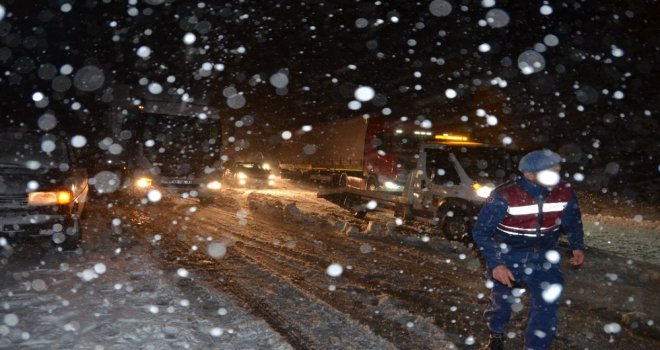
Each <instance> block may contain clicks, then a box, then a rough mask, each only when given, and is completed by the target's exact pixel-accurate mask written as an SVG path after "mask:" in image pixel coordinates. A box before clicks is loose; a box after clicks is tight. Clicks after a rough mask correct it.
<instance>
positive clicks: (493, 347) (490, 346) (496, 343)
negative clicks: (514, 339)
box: [484, 333, 504, 350]
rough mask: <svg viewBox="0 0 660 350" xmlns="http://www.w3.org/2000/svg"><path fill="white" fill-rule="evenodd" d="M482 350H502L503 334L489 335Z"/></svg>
mask: <svg viewBox="0 0 660 350" xmlns="http://www.w3.org/2000/svg"><path fill="white" fill-rule="evenodd" d="M484 350H504V334H501V333H491V334H490V337H488V343H487V344H486V347H485V348H484Z"/></svg>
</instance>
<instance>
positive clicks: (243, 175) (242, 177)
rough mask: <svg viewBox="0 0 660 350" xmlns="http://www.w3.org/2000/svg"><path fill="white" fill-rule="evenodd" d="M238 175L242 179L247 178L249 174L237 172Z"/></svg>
mask: <svg viewBox="0 0 660 350" xmlns="http://www.w3.org/2000/svg"><path fill="white" fill-rule="evenodd" d="M236 177H237V178H239V179H241V180H245V179H247V175H245V173H238V174H236Z"/></svg>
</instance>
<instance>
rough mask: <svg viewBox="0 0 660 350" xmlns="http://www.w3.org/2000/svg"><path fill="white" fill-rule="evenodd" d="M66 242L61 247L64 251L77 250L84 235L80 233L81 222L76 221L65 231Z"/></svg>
mask: <svg viewBox="0 0 660 350" xmlns="http://www.w3.org/2000/svg"><path fill="white" fill-rule="evenodd" d="M64 237H65V238H64V242H62V243H60V246H61V247H62V249H64V250H76V249H77V248H78V247H79V246H80V242H81V241H82V233H81V232H80V220H79V219H74V220H73V224H72V225H71V226H69V227H67V228H66V229H65V231H64Z"/></svg>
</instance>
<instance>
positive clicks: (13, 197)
mask: <svg viewBox="0 0 660 350" xmlns="http://www.w3.org/2000/svg"><path fill="white" fill-rule="evenodd" d="M27 204H28V197H27V194H0V208H21V207H25V206H26V205H27Z"/></svg>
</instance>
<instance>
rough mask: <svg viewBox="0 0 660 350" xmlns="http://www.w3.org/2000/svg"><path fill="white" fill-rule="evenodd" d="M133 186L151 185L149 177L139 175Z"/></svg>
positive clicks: (143, 186)
mask: <svg viewBox="0 0 660 350" xmlns="http://www.w3.org/2000/svg"><path fill="white" fill-rule="evenodd" d="M135 186H137V187H140V188H145V187H149V186H151V179H150V178H148V177H141V178H138V179H137V181H135Z"/></svg>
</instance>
